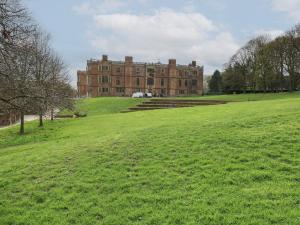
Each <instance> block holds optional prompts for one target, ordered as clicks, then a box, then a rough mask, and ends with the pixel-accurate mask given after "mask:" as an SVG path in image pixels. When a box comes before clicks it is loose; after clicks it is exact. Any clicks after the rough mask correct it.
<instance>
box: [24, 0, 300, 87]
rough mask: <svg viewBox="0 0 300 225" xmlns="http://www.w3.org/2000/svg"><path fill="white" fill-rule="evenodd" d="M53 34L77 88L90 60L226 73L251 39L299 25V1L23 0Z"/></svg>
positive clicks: (272, 34) (274, 33)
mask: <svg viewBox="0 0 300 225" xmlns="http://www.w3.org/2000/svg"><path fill="white" fill-rule="evenodd" d="M24 1H25V3H26V4H27V6H28V8H29V9H30V11H31V12H32V14H33V16H34V18H35V19H36V20H37V21H38V23H40V24H41V25H42V27H43V28H44V29H45V30H47V31H48V32H50V33H51V35H52V43H53V46H54V48H55V49H56V50H57V51H58V52H59V53H60V54H61V55H62V56H63V57H64V58H65V61H66V62H67V64H68V65H69V67H70V72H71V75H72V77H73V79H74V80H73V82H74V83H75V82H76V80H75V77H76V70H77V69H85V66H86V60H87V59H89V58H98V59H99V58H100V57H101V55H102V54H107V55H109V58H110V59H113V60H123V59H124V56H125V55H132V56H133V57H134V60H135V61H151V62H157V61H161V62H163V63H167V60H168V59H169V58H176V59H177V63H180V64H186V63H190V62H191V61H192V60H196V61H197V63H198V64H201V65H204V68H205V74H211V73H212V72H213V71H214V70H215V69H222V67H223V64H224V63H226V62H227V61H228V59H229V57H230V56H231V55H232V54H234V52H235V51H236V50H237V49H238V48H239V47H240V46H242V45H243V44H245V42H247V41H248V40H249V39H250V38H252V37H255V36H256V35H259V34H265V33H267V34H270V35H271V36H273V37H276V36H277V35H280V34H281V33H282V32H284V31H285V30H287V29H289V28H290V27H292V26H293V25H295V24H297V23H299V22H300V0H186V1H184V0H24Z"/></svg>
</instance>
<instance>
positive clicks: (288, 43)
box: [209, 24, 300, 93]
mask: <svg viewBox="0 0 300 225" xmlns="http://www.w3.org/2000/svg"><path fill="white" fill-rule="evenodd" d="M215 75H216V76H215ZM216 79H217V82H216ZM209 86H210V87H211V91H212V92H225V93H232V92H257V91H261V92H269V91H295V90H300V24H299V25H297V26H295V27H294V28H292V29H291V30H289V31H287V32H286V33H285V34H284V35H282V36H280V37H277V38H276V39H275V40H272V39H271V38H270V37H268V36H259V37H257V38H255V39H252V40H250V41H249V42H248V43H247V44H246V45H245V46H244V47H242V48H241V49H239V50H238V52H237V53H236V54H235V55H234V56H232V58H231V59H230V61H229V62H228V63H227V64H226V65H225V70H224V72H223V73H222V75H221V77H219V76H218V74H214V76H213V77H212V79H211V82H210V84H209Z"/></svg>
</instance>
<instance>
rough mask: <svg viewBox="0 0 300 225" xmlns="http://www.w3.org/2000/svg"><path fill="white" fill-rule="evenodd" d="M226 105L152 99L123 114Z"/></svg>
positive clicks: (218, 101) (214, 102) (185, 100)
mask: <svg viewBox="0 0 300 225" xmlns="http://www.w3.org/2000/svg"><path fill="white" fill-rule="evenodd" d="M226 103H227V102H226V101H220V100H194V99H150V101H145V102H143V103H142V104H138V105H137V106H135V107H131V108H129V109H128V110H124V111H122V113H127V112H136V111H146V110H156V109H169V108H183V107H195V106H205V105H219V104H226Z"/></svg>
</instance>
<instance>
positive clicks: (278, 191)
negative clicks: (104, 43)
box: [0, 93, 300, 225]
mask: <svg viewBox="0 0 300 225" xmlns="http://www.w3.org/2000/svg"><path fill="white" fill-rule="evenodd" d="M259 96H260V97H259ZM202 98H204V97H202ZM208 98H210V99H224V100H231V101H240V102H233V103H229V104H226V105H217V106H202V107H201V106H200V107H194V108H180V109H166V110H154V111H147V112H134V113H125V114H124V113H118V112H119V111H120V110H123V109H126V108H127V107H129V106H132V105H134V104H136V103H138V102H140V101H141V100H140V99H138V100H135V99H129V98H96V99H88V100H82V101H80V102H79V106H78V108H80V110H84V111H86V112H87V114H88V116H87V117H85V118H80V119H63V120H57V121H55V122H52V123H51V122H46V123H45V127H44V128H37V122H31V123H29V124H27V126H26V128H27V133H26V135H25V136H23V137H19V136H18V135H17V134H16V133H17V127H13V128H11V129H5V130H0V224H1V225H2V224H4V225H6V224H22V225H25V224H26V225H27V224H28V225H35V224H36V225H41V224H49V225H50V224H51V225H53V224H55V225H58V224H70V225H71V224H72V225H74V224H84V225H88V224H91V225H92V224H105V225H106V224H107V225H110V224H112V225H115V224H116V225H129V224H130V225H131V224H139V225H140V224H142V225H144V224H148V225H155V224H170V225H171V224H172V225H173V224H188V225H193V224H201V225H202V224H203V225H205V224H207V225H220V224H253V225H254V224H264V225H265V224H270V225H271V224H272V225H273V224H283V225H287V224H295V225H296V224H299V223H300V197H299V196H300V94H299V93H295V94H273V95H272V94H268V95H231V96H210V97H208Z"/></svg>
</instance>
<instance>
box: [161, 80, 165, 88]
mask: <svg viewBox="0 0 300 225" xmlns="http://www.w3.org/2000/svg"><path fill="white" fill-rule="evenodd" d="M160 86H162V87H163V86H165V80H164V79H161V80H160Z"/></svg>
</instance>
